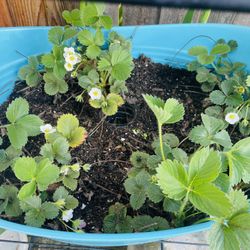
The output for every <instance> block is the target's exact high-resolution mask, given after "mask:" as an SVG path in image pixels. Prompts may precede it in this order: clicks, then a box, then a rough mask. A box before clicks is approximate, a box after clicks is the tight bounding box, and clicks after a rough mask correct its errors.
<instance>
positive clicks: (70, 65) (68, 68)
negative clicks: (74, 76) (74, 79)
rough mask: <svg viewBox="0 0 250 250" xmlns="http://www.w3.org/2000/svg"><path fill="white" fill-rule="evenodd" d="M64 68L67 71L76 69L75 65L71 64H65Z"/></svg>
mask: <svg viewBox="0 0 250 250" xmlns="http://www.w3.org/2000/svg"><path fill="white" fill-rule="evenodd" d="M64 68H65V69H66V70H67V71H72V70H73V69H74V65H73V64H71V63H69V62H66V63H65V64H64Z"/></svg>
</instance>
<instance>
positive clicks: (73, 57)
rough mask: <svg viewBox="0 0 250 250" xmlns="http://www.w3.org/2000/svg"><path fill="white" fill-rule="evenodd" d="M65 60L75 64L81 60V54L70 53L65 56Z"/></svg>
mask: <svg viewBox="0 0 250 250" xmlns="http://www.w3.org/2000/svg"><path fill="white" fill-rule="evenodd" d="M65 61H66V63H70V64H72V65H75V64H77V63H78V62H79V56H78V55H77V54H76V53H74V54H72V55H68V56H66V57H65Z"/></svg>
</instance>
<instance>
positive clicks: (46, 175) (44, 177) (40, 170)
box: [36, 159, 59, 191]
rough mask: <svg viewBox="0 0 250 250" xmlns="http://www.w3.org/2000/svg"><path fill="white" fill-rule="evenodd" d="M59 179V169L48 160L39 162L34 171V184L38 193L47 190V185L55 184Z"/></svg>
mask: <svg viewBox="0 0 250 250" xmlns="http://www.w3.org/2000/svg"><path fill="white" fill-rule="evenodd" d="M58 177H59V169H58V167H57V166H55V165H53V164H51V162H50V161H49V160H48V159H44V160H41V161H40V162H39V164H38V165H37V169H36V182H37V186H38V188H39V190H40V191H44V190H46V189H47V187H48V186H49V184H52V183H54V182H56V180H57V179H58Z"/></svg>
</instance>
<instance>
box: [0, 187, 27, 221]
mask: <svg viewBox="0 0 250 250" xmlns="http://www.w3.org/2000/svg"><path fill="white" fill-rule="evenodd" d="M17 193H18V189H17V188H16V187H15V186H11V185H6V184H3V185H2V186H1V187H0V213H2V212H5V214H6V215H8V216H11V217H16V216H19V215H21V213H22V211H21V209H20V206H19V200H18V198H17Z"/></svg>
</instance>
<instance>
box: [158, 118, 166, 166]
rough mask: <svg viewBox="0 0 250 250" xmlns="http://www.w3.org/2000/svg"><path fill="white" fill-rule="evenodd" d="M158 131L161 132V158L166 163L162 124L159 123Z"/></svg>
mask: <svg viewBox="0 0 250 250" xmlns="http://www.w3.org/2000/svg"><path fill="white" fill-rule="evenodd" d="M158 131H159V142H160V149H161V156H162V160H163V161H165V160H166V158H165V155H164V148H163V140H162V124H161V123H160V122H159V121H158Z"/></svg>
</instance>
